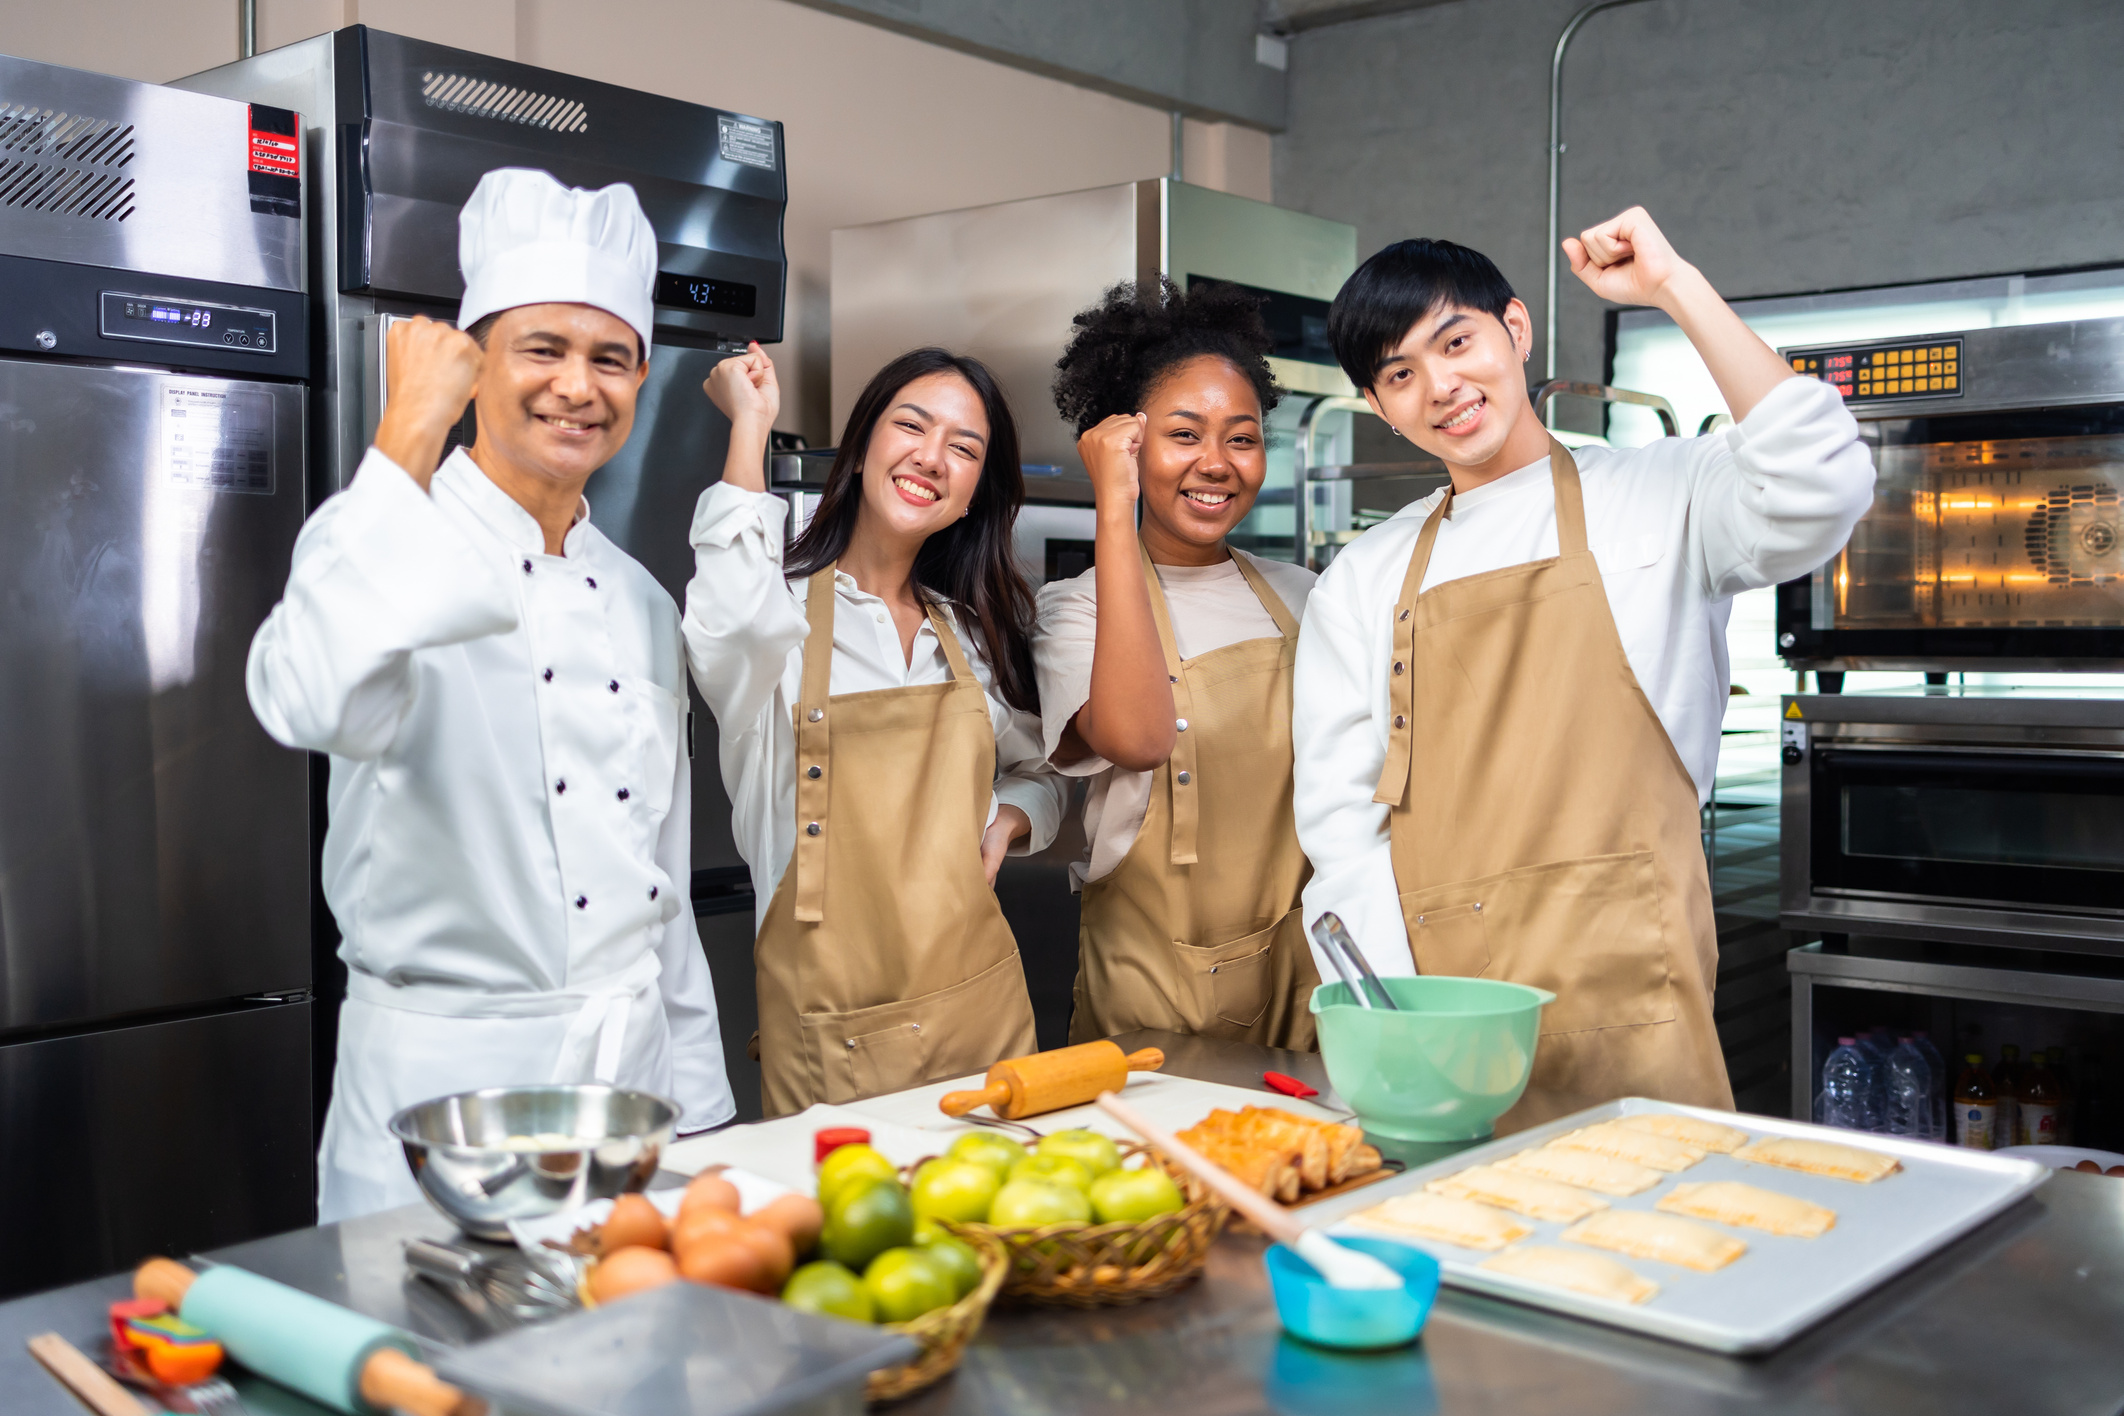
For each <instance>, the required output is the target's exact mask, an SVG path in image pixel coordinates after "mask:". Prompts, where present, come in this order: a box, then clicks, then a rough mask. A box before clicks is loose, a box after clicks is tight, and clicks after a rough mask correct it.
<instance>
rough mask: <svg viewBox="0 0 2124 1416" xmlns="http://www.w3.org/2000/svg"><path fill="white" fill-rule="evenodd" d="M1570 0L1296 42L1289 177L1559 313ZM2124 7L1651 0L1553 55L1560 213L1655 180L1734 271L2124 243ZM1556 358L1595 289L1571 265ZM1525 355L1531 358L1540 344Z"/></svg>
mask: <svg viewBox="0 0 2124 1416" xmlns="http://www.w3.org/2000/svg"><path fill="white" fill-rule="evenodd" d="M1580 3H1581V0H1456V3H1451V4H1445V5H1440V6H1437V7H1435V8H1430V9H1424V10H1419V11H1415V12H1412V13H1410V14H1406V15H1401V16H1396V17H1392V18H1386V19H1379V20H1368V21H1363V22H1360V23H1353V24H1348V25H1341V26H1336V27H1334V28H1329V29H1321V30H1316V31H1311V32H1307V33H1301V34H1298V35H1296V36H1294V37H1293V38H1292V40H1291V41H1290V109H1289V119H1288V127H1287V129H1286V131H1285V132H1284V133H1283V134H1282V135H1280V136H1278V137H1277V138H1276V140H1275V147H1276V155H1275V167H1276V170H1275V187H1276V198H1277V201H1278V202H1279V203H1281V204H1282V205H1285V206H1292V207H1296V208H1298V209H1300V210H1303V211H1310V212H1314V213H1316V214H1318V215H1321V216H1326V217H1333V218H1335V219H1337V220H1340V221H1349V222H1354V223H1355V224H1356V225H1357V227H1358V233H1359V235H1358V249H1359V251H1360V252H1361V253H1369V252H1371V251H1373V250H1376V249H1377V248H1378V247H1380V246H1381V245H1383V244H1385V243H1386V242H1388V241H1390V240H1394V239H1398V238H1400V237H1403V236H1413V235H1426V236H1443V237H1449V238H1451V239H1453V240H1456V241H1461V242H1465V243H1467V244H1469V245H1472V246H1475V247H1477V248H1479V249H1481V250H1483V251H1486V252H1488V253H1489V254H1490V255H1491V256H1492V257H1494V258H1495V259H1496V260H1497V262H1498V264H1499V265H1500V266H1501V267H1502V268H1503V269H1504V272H1505V274H1506V276H1507V277H1508V278H1510V279H1511V280H1512V282H1513V283H1514V285H1515V286H1517V287H1518V289H1519V291H1520V293H1521V294H1522V296H1523V297H1525V298H1526V300H1527V303H1528V305H1529V306H1530V307H1531V308H1532V309H1533V310H1534V313H1535V317H1536V322H1537V329H1538V328H1539V321H1540V318H1541V314H1542V300H1541V290H1542V259H1543V252H1544V242H1545V222H1546V210H1547V207H1546V203H1547V188H1546V182H1547V177H1546V148H1545V144H1546V136H1547V123H1548V117H1547V87H1548V64H1549V55H1550V52H1551V50H1552V49H1553V47H1554V44H1555V41H1556V36H1557V34H1558V32H1559V31H1560V30H1561V28H1562V26H1563V24H1564V22H1565V20H1567V19H1568V18H1569V17H1570V15H1571V14H1572V13H1573V12H1574V11H1576V9H1577V8H1578V7H1579V5H1580ZM2119 74H2124V5H2118V4H2114V3H2105V0H2015V3H2011V4H2006V3H1999V0H1866V3H1863V4H1852V3H1849V0H1776V3H1763V0H1650V3H1647V4H1644V5H1640V6H1632V7H1629V8H1624V9H1619V10H1614V11H1609V12H1605V13H1602V14H1600V15H1596V16H1595V17H1594V18H1593V19H1591V20H1590V21H1588V22H1587V24H1586V26H1585V28H1584V29H1583V30H1582V31H1581V32H1580V34H1579V37H1578V39H1577V40H1576V42H1575V43H1574V44H1573V46H1572V49H1571V53H1570V58H1569V61H1568V64H1567V67H1566V71H1565V78H1564V89H1565V92H1564V114H1565V119H1564V137H1565V141H1566V143H1567V144H1568V148H1569V151H1568V152H1567V153H1566V155H1565V157H1564V184H1563V207H1562V212H1563V229H1564V230H1565V231H1566V232H1572V231H1576V230H1577V229H1579V228H1580V227H1583V226H1585V225H1588V224H1590V223H1591V222H1593V221H1597V220H1600V219H1602V218H1604V217H1607V216H1610V215H1613V214H1614V213H1615V212H1617V211H1619V210H1621V209H1622V208H1623V207H1625V206H1628V205H1630V204H1631V203H1642V204H1643V205H1644V206H1645V207H1647V208H1648V209H1649V210H1650V211H1651V212H1652V214H1653V216H1654V217H1655V218H1656V219H1657V220H1658V221H1659V223H1660V225H1661V227H1662V228H1663V229H1664V230H1665V231H1666V232H1667V233H1668V235H1669V236H1670V237H1671V238H1672V239H1673V241H1674V243H1675V245H1676V247H1677V248H1678V249H1679V250H1680V251H1681V253H1682V254H1683V255H1684V256H1686V257H1687V258H1689V259H1690V260H1692V261H1694V262H1695V263H1696V264H1697V265H1699V266H1700V267H1702V268H1703V269H1704V271H1705V272H1706V273H1707V274H1708V275H1709V276H1710V277H1711V279H1712V280H1713V281H1714V282H1715V283H1716V284H1717V285H1718V287H1719V288H1720V289H1721V290H1722V291H1725V292H1726V293H1728V294H1729V295H1736V296H1739V295H1773V294H1786V293H1798V292H1804V291H1815V290H1825V289H1839V288H1847V287H1852V286H1865V285H1881V284H1891V283H1898V282H1904V281H1918V280H1933V279H1942V278H1947V277H1953V276H1967V275H1983V274H1996V273H2002V272H2012V271H2023V270H2038V269H2046V268H2056V267H2062V266H2074V265H2089V264H2104V263H2113V262H2124V161H2120V154H2124V103H2120V101H2119V98H2118V95H2119V92H2120V87H2119V80H2118V75H2119ZM1561 289H1562V295H1561V297H1560V299H1559V301H1558V318H1559V333H1558V340H1557V343H1558V346H1559V353H1560V356H1561V358H1560V362H1559V367H1558V372H1559V373H1561V374H1563V375H1565V376H1574V377H1580V378H1585V377H1594V376H1597V375H1598V374H1599V372H1600V369H1601V360H1602V353H1603V342H1602V341H1603V323H1602V316H1601V305H1600V302H1599V301H1597V300H1596V299H1594V298H1593V296H1592V295H1591V294H1590V293H1588V292H1587V291H1585V290H1584V288H1583V287H1581V286H1580V285H1579V284H1578V283H1577V281H1575V280H1574V279H1572V278H1571V276H1570V273H1569V270H1568V268H1566V269H1565V270H1564V272H1563V275H1562V286H1561ZM1534 367H1535V368H1536V369H1537V370H1538V369H1539V368H1540V367H1541V355H1540V353H1539V351H1537V353H1536V355H1535V359H1534Z"/></svg>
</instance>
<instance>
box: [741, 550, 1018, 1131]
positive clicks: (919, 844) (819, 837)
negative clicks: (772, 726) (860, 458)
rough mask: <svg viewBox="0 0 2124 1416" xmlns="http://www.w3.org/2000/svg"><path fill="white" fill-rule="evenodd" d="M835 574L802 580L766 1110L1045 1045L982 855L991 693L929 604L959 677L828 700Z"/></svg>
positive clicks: (967, 1067)
mask: <svg viewBox="0 0 2124 1416" xmlns="http://www.w3.org/2000/svg"><path fill="white" fill-rule="evenodd" d="M833 576H834V568H833V567H832V566H827V567H826V568H825V569H824V570H821V571H819V572H818V573H817V574H815V575H813V576H812V577H811V581H810V584H809V585H808V587H807V588H806V593H805V607H804V614H805V618H806V619H807V620H808V621H809V623H810V633H809V634H808V635H807V636H806V637H805V640H804V676H803V683H802V689H801V694H800V698H799V701H798V703H797V707H796V771H797V792H796V818H797V836H796V850H795V851H794V852H793V853H792V854H791V856H790V860H789V868H788V869H787V870H786V871H784V872H783V875H782V880H781V884H780V885H779V886H778V887H777V888H776V890H775V892H774V899H773V901H772V902H771V903H770V904H769V905H768V907H767V919H766V923H765V924H763V925H762V926H761V928H760V934H759V939H758V941H757V942H756V943H755V945H754V946H753V962H754V967H755V971H756V975H757V978H758V983H759V1006H760V1039H759V1042H760V1068H761V1072H762V1079H761V1084H760V1097H761V1104H762V1107H763V1109H764V1110H765V1111H766V1114H767V1115H769V1116H782V1115H787V1114H788V1113H790V1112H793V1111H801V1110H803V1109H804V1108H805V1107H807V1106H810V1105H811V1104H812V1103H814V1102H821V1101H824V1102H843V1101H854V1100H856V1099H858V1098H860V1097H866V1096H876V1095H879V1094H881V1093H884V1092H891V1091H900V1090H904V1089H905V1088H907V1087H913V1086H920V1085H921V1084H922V1083H924V1082H928V1081H934V1080H936V1079H938V1078H942V1077H956V1076H963V1075H965V1074H966V1073H969V1072H980V1071H985V1070H986V1069H987V1068H988V1066H989V1065H990V1064H991V1063H993V1062H995V1061H997V1060H999V1059H1001V1058H1004V1057H1016V1056H1021V1055H1023V1054H1025V1053H1029V1052H1031V1051H1033V1049H1034V1043H1033V1016H1032V1002H1031V999H1030V998H1029V997H1028V996H1027V994H1026V991H1025V971H1024V969H1023V967H1022V966H1021V965H1020V963H1019V961H1018V945H1017V941H1016V940H1015V939H1014V938H1013V937H1012V936H1011V932H1010V926H1009V925H1008V924H1007V923H1005V921H1004V919H1003V911H1002V908H1001V907H1000V906H999V905H998V904H997V903H996V892H995V890H994V889H993V888H992V887H991V886H990V885H989V883H988V877H987V872H986V871H985V870H984V869H983V868H982V864H981V834H982V832H983V830H984V829H986V825H987V815H988V805H989V800H990V797H991V796H992V795H993V792H994V786H995V762H996V739H995V728H994V725H993V724H992V723H991V721H990V719H989V716H988V713H989V710H988V698H987V695H986V694H984V693H983V692H982V690H981V685H980V682H979V681H978V680H977V679H975V678H974V676H973V670H972V669H971V668H970V667H969V666H968V665H967V662H966V654H965V651H964V650H962V649H961V648H960V646H959V640H958V637H957V636H956V635H954V634H953V633H952V631H951V626H950V625H949V624H948V623H947V622H946V621H945V619H944V616H943V615H941V614H940V613H938V611H937V609H936V607H935V606H934V605H931V606H930V607H929V623H930V625H931V627H932V628H933V629H934V630H935V631H936V636H937V643H938V644H939V645H940V646H941V647H942V648H943V651H944V658H945V661H946V662H947V663H948V664H949V665H950V666H951V678H950V680H949V681H948V682H946V683H936V684H923V685H920V686H917V687H913V688H887V689H878V690H876V691H873V692H870V693H844V694H839V695H836V696H833V697H829V696H828V692H829V685H830V684H831V682H832V671H833V615H834V604H835V601H836V599H837V598H838V597H837V596H836V594H835V592H834V580H833Z"/></svg>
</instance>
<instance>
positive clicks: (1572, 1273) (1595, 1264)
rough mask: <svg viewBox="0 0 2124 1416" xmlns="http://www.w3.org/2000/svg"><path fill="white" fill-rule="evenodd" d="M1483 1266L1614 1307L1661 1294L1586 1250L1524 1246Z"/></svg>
mask: <svg viewBox="0 0 2124 1416" xmlns="http://www.w3.org/2000/svg"><path fill="white" fill-rule="evenodd" d="M1481 1266H1482V1267H1483V1268H1486V1269H1489V1270H1491V1271H1492V1272H1495V1273H1505V1274H1511V1275H1512V1276H1513V1277H1515V1278H1527V1279H1532V1280H1533V1281H1534V1282H1536V1283H1546V1284H1548V1285H1549V1286H1550V1287H1552V1288H1568V1289H1570V1290H1571V1291H1572V1292H1573V1293H1585V1294H1589V1295H1591V1296H1592V1297H1595V1298H1606V1299H1608V1300H1609V1301H1610V1302H1615V1303H1642V1302H1644V1301H1645V1300H1646V1299H1647V1298H1650V1297H1651V1296H1652V1295H1653V1294H1655V1293H1657V1292H1659V1285H1658V1284H1656V1283H1654V1282H1653V1281H1652V1280H1651V1279H1649V1278H1645V1277H1642V1276H1641V1275H1639V1274H1636V1273H1633V1272H1632V1271H1631V1270H1630V1269H1629V1268H1628V1267H1626V1266H1625V1265H1623V1264H1619V1263H1617V1262H1615V1260H1613V1259H1611V1258H1609V1257H1607V1256H1606V1255H1604V1254H1589V1253H1587V1252H1586V1251H1585V1250H1583V1249H1556V1248H1551V1247H1549V1246H1548V1245H1546V1244H1521V1245H1520V1246H1519V1247H1517V1248H1514V1249H1507V1250H1505V1251H1504V1252H1503V1253H1501V1254H1498V1255H1496V1256H1495V1257H1493V1258H1487V1259H1484V1260H1483V1261H1482V1265H1481Z"/></svg>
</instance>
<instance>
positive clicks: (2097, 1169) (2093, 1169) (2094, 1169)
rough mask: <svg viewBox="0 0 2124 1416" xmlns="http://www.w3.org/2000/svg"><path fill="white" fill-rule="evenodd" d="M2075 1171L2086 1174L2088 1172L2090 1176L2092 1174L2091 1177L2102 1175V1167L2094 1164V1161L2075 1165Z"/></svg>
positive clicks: (2084, 1161) (2085, 1161)
mask: <svg viewBox="0 0 2124 1416" xmlns="http://www.w3.org/2000/svg"><path fill="white" fill-rule="evenodd" d="M2073 1169H2074V1170H2084V1171H2086V1172H2087V1173H2088V1174H2090V1175H2100V1174H2101V1173H2102V1167H2101V1166H2099V1165H2096V1164H2095V1163H2094V1162H2093V1161H2091V1160H2083V1161H2081V1162H2080V1163H2079V1164H2078V1165H2075V1166H2074V1167H2073Z"/></svg>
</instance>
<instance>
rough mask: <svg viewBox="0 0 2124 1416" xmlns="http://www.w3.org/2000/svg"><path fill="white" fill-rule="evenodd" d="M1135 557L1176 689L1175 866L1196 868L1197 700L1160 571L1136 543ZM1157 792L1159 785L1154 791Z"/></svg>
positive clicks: (1169, 786) (1171, 789)
mask: <svg viewBox="0 0 2124 1416" xmlns="http://www.w3.org/2000/svg"><path fill="white" fill-rule="evenodd" d="M1136 554H1137V555H1139V556H1141V557H1142V558H1143V588H1144V589H1145V590H1147V591H1149V592H1150V607H1151V619H1152V621H1153V622H1154V623H1156V624H1157V626H1158V647H1159V648H1160V649H1163V650H1164V651H1165V678H1166V682H1168V683H1170V684H1171V685H1172V688H1173V714H1174V718H1175V721H1176V723H1177V725H1178V727H1179V729H1180V731H1179V734H1178V736H1177V737H1175V738H1174V739H1173V752H1172V756H1170V757H1168V758H1166V759H1165V765H1164V767H1163V768H1161V769H1160V770H1162V771H1163V772H1164V773H1165V790H1166V791H1167V793H1169V794H1170V798H1171V801H1170V805H1171V807H1172V815H1173V842H1172V862H1173V864H1174V865H1193V864H1194V863H1195V861H1196V859H1197V858H1198V857H1197V855H1196V851H1195V836H1196V821H1197V817H1196V812H1195V789H1194V782H1195V743H1194V740H1193V739H1191V738H1190V737H1188V735H1187V729H1188V721H1187V720H1188V717H1189V715H1190V714H1191V713H1193V712H1194V700H1193V698H1192V697H1190V696H1189V694H1188V691H1187V675H1186V674H1184V673H1182V672H1180V642H1179V640H1177V639H1175V638H1174V637H1173V615H1172V611H1171V610H1170V609H1169V608H1168V607H1167V606H1166V603H1165V587H1164V586H1163V585H1161V584H1160V583H1159V582H1158V568H1157V567H1156V566H1154V565H1152V564H1151V558H1150V552H1149V551H1147V550H1145V549H1143V543H1142V542H1141V541H1138V542H1136ZM1157 789H1158V787H1157V783H1156V782H1153V783H1152V784H1151V790H1152V791H1156V790H1157Z"/></svg>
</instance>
